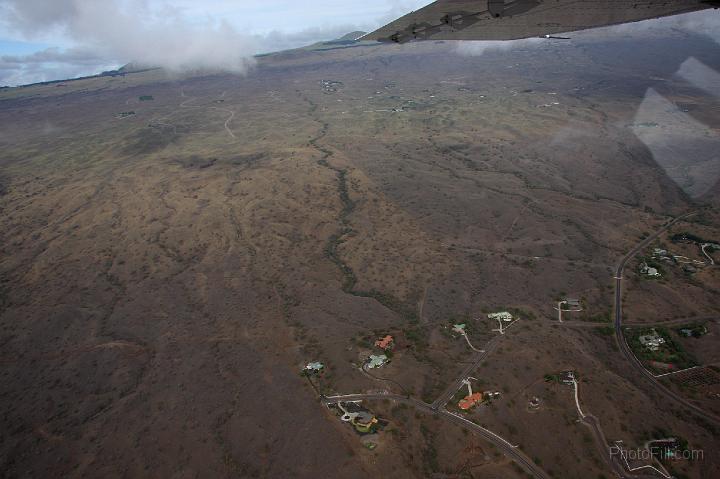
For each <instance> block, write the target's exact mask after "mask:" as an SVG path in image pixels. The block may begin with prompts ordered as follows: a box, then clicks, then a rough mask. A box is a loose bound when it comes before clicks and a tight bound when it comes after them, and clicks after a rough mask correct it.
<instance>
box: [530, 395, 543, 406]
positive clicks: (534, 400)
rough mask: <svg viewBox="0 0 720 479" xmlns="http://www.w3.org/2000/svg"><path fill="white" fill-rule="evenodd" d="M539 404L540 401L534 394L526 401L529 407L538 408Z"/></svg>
mask: <svg viewBox="0 0 720 479" xmlns="http://www.w3.org/2000/svg"><path fill="white" fill-rule="evenodd" d="M540 404H542V401H541V400H540V398H539V397H537V396H535V397H534V398H532V399H531V400H530V401H529V402H528V406H529V407H530V409H539V408H540Z"/></svg>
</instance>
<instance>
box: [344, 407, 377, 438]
mask: <svg viewBox="0 0 720 479" xmlns="http://www.w3.org/2000/svg"><path fill="white" fill-rule="evenodd" d="M377 423H378V420H377V418H376V417H375V416H374V415H373V414H372V413H370V412H369V411H360V412H359V413H356V415H355V417H353V418H352V419H351V421H350V424H352V425H353V426H355V429H356V430H357V432H359V433H362V434H369V433H371V432H373V429H374V428H375V425H376V424H377Z"/></svg>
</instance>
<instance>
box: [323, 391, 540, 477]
mask: <svg viewBox="0 0 720 479" xmlns="http://www.w3.org/2000/svg"><path fill="white" fill-rule="evenodd" d="M384 399H388V400H390V401H394V402H397V403H402V404H407V405H409V406H413V407H415V408H416V409H417V410H418V411H421V412H424V413H425V414H429V415H432V416H438V417H443V418H445V419H447V420H448V421H450V422H453V423H455V424H457V425H459V426H462V427H465V428H467V429H469V430H470V431H472V432H474V433H475V434H477V435H479V436H481V437H482V438H483V439H485V440H486V441H488V442H490V443H492V444H494V445H495V447H497V448H498V449H499V450H500V452H502V453H503V454H505V456H507V457H508V458H510V459H511V460H513V461H515V462H516V463H517V464H518V465H519V466H520V467H522V468H523V469H524V470H525V471H526V472H527V473H528V474H530V475H531V476H532V477H535V478H538V479H549V477H550V476H548V475H547V474H546V473H545V471H543V470H542V469H541V468H540V467H538V466H537V465H536V464H535V463H534V462H533V461H532V460H531V459H530V458H529V457H528V456H526V455H525V454H524V453H523V452H522V451H520V450H519V449H518V448H516V447H513V445H512V444H510V443H509V442H508V441H506V440H505V439H503V438H502V437H500V436H498V435H497V434H495V433H494V432H492V431H490V430H489V429H485V428H484V427H482V426H480V425H479V424H475V423H474V422H472V421H469V420H467V419H465V418H464V417H462V416H460V415H456V414H453V413H451V412H449V411H447V410H446V409H444V408H435V407H433V405H431V404H428V403H426V402H423V401H420V400H419V399H414V398H411V397H407V396H400V395H397V394H391V393H376V394H348V395H345V396H329V397H328V396H323V397H321V401H322V403H323V404H326V405H327V404H336V403H338V402H351V401H372V400H384ZM433 404H434V403H433Z"/></svg>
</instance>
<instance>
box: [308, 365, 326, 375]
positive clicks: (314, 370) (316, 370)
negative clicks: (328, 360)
mask: <svg viewBox="0 0 720 479" xmlns="http://www.w3.org/2000/svg"><path fill="white" fill-rule="evenodd" d="M324 368H325V366H324V365H323V363H319V362H313V363H308V364H307V365H306V366H305V369H304V371H305V372H306V373H311V374H318V373H320V372H322V370H323V369H324Z"/></svg>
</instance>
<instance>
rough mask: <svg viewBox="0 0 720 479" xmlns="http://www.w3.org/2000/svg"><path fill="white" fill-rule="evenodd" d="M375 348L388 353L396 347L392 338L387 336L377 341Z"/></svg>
mask: <svg viewBox="0 0 720 479" xmlns="http://www.w3.org/2000/svg"><path fill="white" fill-rule="evenodd" d="M375 346H376V347H378V348H380V349H382V350H383V351H387V350H389V349H392V348H393V346H395V342H394V341H393V337H392V336H390V335H387V336H385V337H384V338H381V339H378V340H377V341H375Z"/></svg>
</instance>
